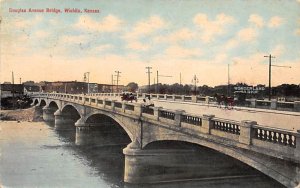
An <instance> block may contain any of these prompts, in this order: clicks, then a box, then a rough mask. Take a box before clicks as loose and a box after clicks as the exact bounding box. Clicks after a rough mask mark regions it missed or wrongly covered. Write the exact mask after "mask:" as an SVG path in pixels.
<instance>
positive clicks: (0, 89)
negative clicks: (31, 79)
mask: <svg viewBox="0 0 300 188" xmlns="http://www.w3.org/2000/svg"><path fill="white" fill-rule="evenodd" d="M23 94H24V85H23V84H1V85H0V95H1V98H7V97H13V96H14V97H18V96H22V95H23Z"/></svg>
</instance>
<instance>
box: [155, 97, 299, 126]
mask: <svg viewBox="0 0 300 188" xmlns="http://www.w3.org/2000/svg"><path fill="white" fill-rule="evenodd" d="M153 102H154V105H155V106H161V107H163V108H167V109H173V110H175V109H181V110H185V111H186V112H188V113H193V114H199V115H201V114H212V115H215V116H216V117H218V118H224V119H230V120H235V121H242V120H252V121H257V123H259V124H260V125H263V126H269V127H276V128H282V129H288V130H300V113H299V112H287V111H278V110H266V109H253V108H242V107H236V108H234V109H232V110H228V109H224V107H223V108H218V107H216V106H213V105H205V104H201V103H191V102H179V101H164V100H153Z"/></svg>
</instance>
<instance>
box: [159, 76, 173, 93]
mask: <svg viewBox="0 0 300 188" xmlns="http://www.w3.org/2000/svg"><path fill="white" fill-rule="evenodd" d="M156 77H157V78H156V93H159V91H158V84H159V82H158V77H172V76H167V75H159V74H158V71H156Z"/></svg>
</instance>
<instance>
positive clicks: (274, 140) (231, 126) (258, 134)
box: [35, 93, 300, 162]
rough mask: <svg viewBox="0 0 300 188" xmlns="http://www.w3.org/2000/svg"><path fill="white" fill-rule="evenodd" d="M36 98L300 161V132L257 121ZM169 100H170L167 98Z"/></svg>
mask: <svg viewBox="0 0 300 188" xmlns="http://www.w3.org/2000/svg"><path fill="white" fill-rule="evenodd" d="M35 97H41V98H54V99H58V100H65V101H70V102H73V103H78V104H81V105H88V106H91V107H94V108H100V109H101V108H103V109H106V110H111V111H113V112H114V113H124V114H128V115H134V116H137V118H138V119H139V118H146V119H145V120H147V118H148V119H150V120H155V121H157V122H160V123H162V124H164V125H169V126H171V127H172V126H175V127H177V128H182V130H190V131H191V130H192V131H193V133H194V134H208V135H212V136H215V137H216V138H220V139H222V140H224V141H225V140H227V141H230V143H234V144H233V145H234V146H236V145H239V146H240V147H244V148H246V149H250V150H254V151H256V152H262V153H265V152H266V151H268V152H270V155H275V156H276V157H285V158H288V159H293V160H296V161H298V162H299V161H300V132H295V131H291V130H284V129H278V128H273V127H266V126H262V125H258V124H257V123H256V122H254V121H241V122H238V121H233V120H228V119H221V118H217V117H214V115H205V114H204V115H196V114H191V113H186V112H184V111H182V110H170V109H164V108H162V107H147V106H144V105H142V104H140V103H129V102H120V101H116V100H112V99H108V98H105V97H104V98H103V97H101V98H99V97H98V96H86V95H71V94H45V93H42V94H39V95H35ZM166 98H168V97H167V96H166ZM174 98H175V97H174Z"/></svg>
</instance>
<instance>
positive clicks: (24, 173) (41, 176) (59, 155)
mask: <svg viewBox="0 0 300 188" xmlns="http://www.w3.org/2000/svg"><path fill="white" fill-rule="evenodd" d="M124 147H126V146H125V145H115V146H99V145H98V146H97V145H90V146H76V145H75V131H74V130H65V131H56V130H55V129H54V127H53V126H52V125H49V124H46V123H44V122H19V123H18V122H15V121H1V122H0V187H1V186H2V187H3V188H4V187H13V188H14V187H16V188H18V187H22V188H23V187H72V188H75V187H91V188H93V187H98V188H99V187H100V188H106V187H107V188H119V187H120V188H139V187H145V188H154V187H155V188H156V187H158V188H169V187H170V188H176V187H178V188H179V187H180V188H181V187H188V188H190V187H191V188H196V187H208V188H213V187H249V188H250V187H264V188H266V187H270V188H271V187H272V188H273V187H282V186H281V185H280V184H279V183H277V182H276V181H274V180H272V179H270V178H268V177H266V176H264V175H259V176H255V177H244V178H233V179H222V178H221V179H218V180H216V179H212V180H208V179H206V180H191V181H184V182H181V181H178V182H172V183H157V184H143V185H131V184H126V183H124V182H123V171H124V156H123V153H122V149H123V148H124Z"/></svg>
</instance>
